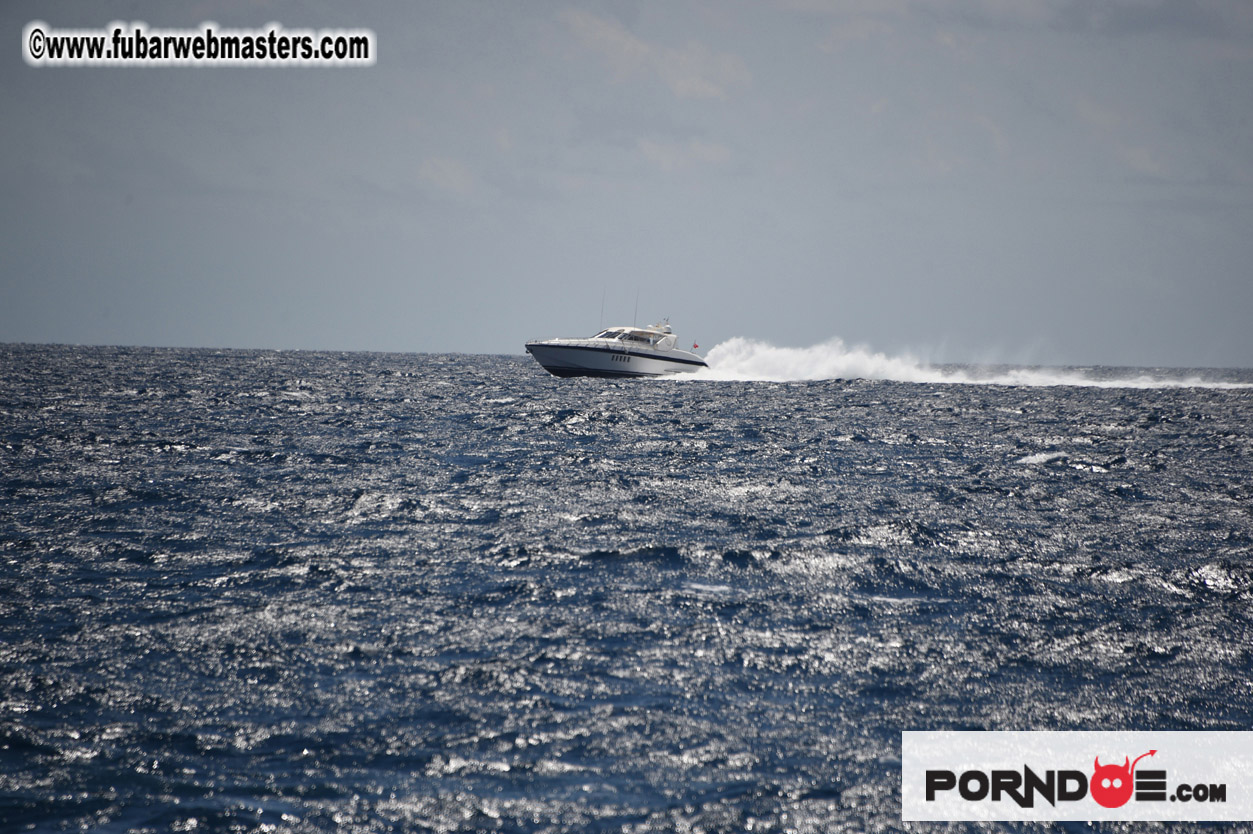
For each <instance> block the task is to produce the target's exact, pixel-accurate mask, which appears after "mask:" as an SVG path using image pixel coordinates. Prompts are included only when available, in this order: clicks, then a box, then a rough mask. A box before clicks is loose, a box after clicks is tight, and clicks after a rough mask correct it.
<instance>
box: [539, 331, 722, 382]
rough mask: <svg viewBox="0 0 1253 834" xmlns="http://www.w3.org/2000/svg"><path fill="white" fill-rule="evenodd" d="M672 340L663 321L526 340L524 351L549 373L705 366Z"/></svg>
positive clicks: (658, 371) (654, 372)
mask: <svg viewBox="0 0 1253 834" xmlns="http://www.w3.org/2000/svg"><path fill="white" fill-rule="evenodd" d="M675 341H676V338H675V335H674V333H672V332H671V330H670V323H669V322H668V321H663V322H660V323H659V324H654V325H652V326H650V327H635V326H631V327H610V328H609V329H608V330H602V331H601V332H599V333H597V334H596V335H595V336H592V337H591V338H590V339H544V340H542V341H536V342H527V343H526V352H527V353H529V354H531V355H532V356H534V357H535V361H536V362H539V363H540V364H541V365H543V366H544V370H546V371H548V372H549V373H550V374H552V375H553V376H608V377H623V376H666V375H668V374H675V373H685V372H691V371H698V370H700V369H701V368H707V367H709V366H708V365H706V364H705V360H704V359H701V358H700V357H699V356H697V355H696V354H695V353H690V352H688V351H686V350H680V349H678V348H676V347H675V346H674V344H675ZM692 347H693V348H695V347H696V345H692Z"/></svg>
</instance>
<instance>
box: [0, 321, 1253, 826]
mask: <svg viewBox="0 0 1253 834" xmlns="http://www.w3.org/2000/svg"><path fill="white" fill-rule="evenodd" d="M1230 376H1231V375H1229V377H1230ZM1235 377H1236V378H1237V379H1240V378H1243V379H1244V381H1253V380H1250V379H1249V378H1248V377H1249V374H1248V373H1247V372H1246V373H1243V374H1236V375H1235ZM0 467H2V469H0V472H2V473H3V474H2V482H0V830H3V831H22V830H28V829H30V830H37V831H61V830H79V829H89V830H96V831H130V830H152V831H174V830H179V831H192V830H194V831H236V830H241V831H261V830H265V831H361V832H365V831H393V830H394V831H426V830H438V831H448V830H488V831H496V830H500V831H536V832H538V831H625V832H634V831H647V830H679V831H697V830H708V831H742V830H750V829H751V830H754V831H793V830H794V831H828V830H832V831H833V830H851V831H863V830H885V829H886V830H892V829H900V828H905V827H906V826H905V825H904V824H902V823H901V821H900V798H899V794H900V776H899V766H900V763H899V755H900V732H901V731H902V730H905V729H978V728H986V729H1085V730H1093V729H1096V730H1099V729H1170V730H1175V729H1248V728H1249V727H1250V726H1253V683H1251V682H1250V681H1251V678H1253V655H1251V650H1253V564H1251V556H1253V392H1250V390H1249V389H1234V390H1219V389H1212V388H1196V387H1189V388H1175V389H1123V388H1108V389H1104V388H1091V387H1012V386H996V385H945V384H922V383H898V382H886V381H866V380H853V381H838V380H831V381H825V382H804V383H764V382H752V383H748V382H693V381H685V382H674V381H624V382H615V381H605V380H558V379H555V378H552V377H549V376H548V375H546V374H545V373H544V372H543V371H542V370H541V369H540V368H539V367H538V366H537V365H535V364H534V363H533V362H532V361H531V360H530V359H529V358H523V357H482V356H431V355H381V354H337V353H272V352H246V351H236V352H215V351H196V350H142V349H120V348H62V347H25V346H0ZM919 827H920V826H919V825H918V824H912V825H911V826H910V828H911V829H912V830H917V829H918V828H919Z"/></svg>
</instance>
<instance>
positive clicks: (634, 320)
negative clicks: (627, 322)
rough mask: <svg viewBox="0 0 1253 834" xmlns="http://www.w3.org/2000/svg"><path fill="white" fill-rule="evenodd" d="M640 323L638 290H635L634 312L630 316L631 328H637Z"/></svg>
mask: <svg viewBox="0 0 1253 834" xmlns="http://www.w3.org/2000/svg"><path fill="white" fill-rule="evenodd" d="M639 323H640V288H639V287H636V288H635V312H634V313H633V314H632V315H631V326H632V327H638V326H639Z"/></svg>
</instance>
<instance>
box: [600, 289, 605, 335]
mask: <svg viewBox="0 0 1253 834" xmlns="http://www.w3.org/2000/svg"><path fill="white" fill-rule="evenodd" d="M600 329H601V330H604V329H605V288H604V287H601V288H600Z"/></svg>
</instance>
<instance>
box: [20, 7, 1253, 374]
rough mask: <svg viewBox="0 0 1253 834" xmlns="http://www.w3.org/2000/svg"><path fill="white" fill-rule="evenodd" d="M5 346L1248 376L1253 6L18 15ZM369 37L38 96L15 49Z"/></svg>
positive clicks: (85, 73) (49, 84)
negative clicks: (807, 355) (783, 361)
mask: <svg viewBox="0 0 1253 834" xmlns="http://www.w3.org/2000/svg"><path fill="white" fill-rule="evenodd" d="M0 20H2V21H3V25H0V31H3V32H7V33H8V34H7V37H8V38H9V49H8V50H6V51H5V55H4V56H3V59H2V63H0V107H2V111H0V112H3V114H4V117H3V119H0V147H2V148H3V151H4V153H3V162H2V163H0V165H2V168H0V181H2V182H3V203H2V204H0V205H2V206H3V215H2V217H0V269H2V274H0V341H6V342H68V343H79V344H132V345H135V344H138V345H189V346H212V347H219V346H222V347H274V348H332V349H353V350H358V349H359V350H399V351H423V352H428V351H431V352H434V351H438V352H443V351H456V352H471V353H521V352H522V343H523V342H524V341H525V340H526V339H528V338H534V337H543V336H556V335H580V334H588V333H590V332H591V331H593V330H594V329H595V328H596V327H597V326H598V325H600V324H601V322H602V320H601V308H602V303H603V306H604V310H605V312H604V323H606V324H612V323H619V322H622V321H626V322H629V321H631V319H632V318H634V317H635V315H634V311H635V305H636V297H637V293H638V304H639V315H638V318H639V319H640V320H641V322H642V321H644V320H653V319H656V318H659V317H661V316H663V315H669V316H670V317H671V320H672V322H673V324H674V326H675V329H676V331H677V332H678V333H679V336H680V338H681V339H684V340H689V339H696V340H698V341H699V342H700V343H701V346H702V348H706V347H712V346H713V345H715V344H717V343H718V342H721V341H723V340H725V339H729V338H731V337H733V336H744V337H750V338H754V339H760V340H765V341H769V342H771V343H774V344H776V345H787V346H805V345H812V344H816V343H819V342H823V341H825V340H828V339H831V338H833V337H839V338H842V339H843V340H844V341H845V342H846V343H850V344H857V343H862V344H867V345H870V346H872V347H874V348H876V349H879V350H884V351H888V352H897V351H904V350H909V351H911V352H913V353H915V354H917V355H921V356H924V357H927V358H930V359H932V360H935V361H1011V362H1040V363H1077V364H1125V365H1174V366H1198V365H1223V366H1240V367H1253V322H1251V319H1253V315H1251V314H1253V3H1250V2H1248V0H1229V1H1227V2H1223V0H1171V2H1161V1H1159V0H1064V1H1063V0H1058V1H1057V2H1052V1H1051V0H1039V2H1015V0H960V2H959V1H958V0H929V1H928V2H912V0H847V2H845V1H843V0H776V2H769V1H768V0H753V2H734V1H733V0H732V1H728V0H711V1H710V2H698V1H697V0H692V1H691V2H685V1H684V0H678V1H677V2H641V3H633V2H613V3H574V2H569V3H567V2H504V1H503V0H499V1H498V2H438V3H431V2H427V3H409V2H404V3H395V4H381V3H379V4H369V5H366V6H364V7H357V6H350V5H347V4H339V3H325V4H305V3H292V4H289V3H285V2H253V3H243V2H238V3H237V2H227V1H226V0H223V1H221V2H218V1H217V0H209V1H208V2H199V3H187V4H181V3H180V4H171V3H143V2H138V3H136V2H127V3H115V2H93V3H77V4H58V3H48V2H39V3H27V2H8V3H5V4H4V5H3V7H2V8H0ZM33 20H42V21H45V22H47V23H48V24H49V25H50V26H51V27H53V28H103V27H104V26H105V25H106V24H109V23H111V22H113V21H126V22H130V21H142V22H144V23H146V24H148V25H150V26H152V27H171V28H191V27H194V26H197V25H199V24H200V23H201V22H203V21H211V22H214V23H217V24H219V25H220V26H222V27H260V26H263V25H265V24H268V23H270V22H274V21H277V22H280V23H282V24H283V25H284V26H286V27H288V28H313V29H320V28H324V27H328V28H329V27H335V28H338V27H343V28H359V27H360V28H369V29H372V30H374V31H375V33H376V34H377V47H378V63H377V64H376V65H375V66H374V67H371V68H362V69H326V68H316V69H315V68H300V69H298V68H283V69H277V68H273V69H234V68H215V69H197V68H151V67H149V68H90V69H84V68H47V67H43V68H33V67H29V66H27V65H26V64H25V63H24V62H23V59H22V55H21V52H20V40H21V38H20V36H21V32H22V29H23V27H24V26H25V25H26V24H27V23H28V22H30V21H33Z"/></svg>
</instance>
